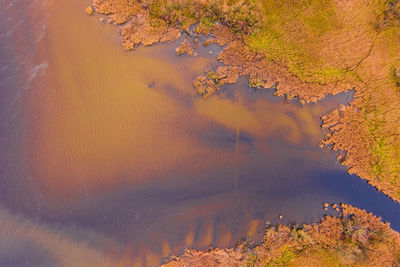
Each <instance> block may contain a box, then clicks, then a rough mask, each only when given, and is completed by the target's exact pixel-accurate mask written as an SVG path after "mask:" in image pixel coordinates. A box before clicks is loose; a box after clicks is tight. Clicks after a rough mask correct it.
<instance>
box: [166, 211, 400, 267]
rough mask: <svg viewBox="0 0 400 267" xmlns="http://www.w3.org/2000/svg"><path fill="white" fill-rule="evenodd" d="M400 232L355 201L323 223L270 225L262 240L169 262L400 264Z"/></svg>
mask: <svg viewBox="0 0 400 267" xmlns="http://www.w3.org/2000/svg"><path fill="white" fill-rule="evenodd" d="M399 264H400V235H399V234H398V233H397V232H395V231H393V230H391V229H390V227H389V225H388V224H385V223H382V222H381V221H380V219H379V218H377V217H375V216H374V215H372V214H370V213H367V212H366V211H363V210H359V209H357V208H354V207H352V206H349V205H342V214H341V215H340V216H338V217H329V216H328V217H325V218H324V219H322V221H321V222H320V223H318V224H312V225H303V226H293V227H291V228H290V227H287V226H284V225H277V226H276V227H268V228H267V230H266V231H265V234H264V239H263V242H262V244H260V245H257V246H254V245H251V244H248V243H246V242H241V243H238V245H237V246H236V247H235V248H230V249H221V248H216V249H212V250H209V251H204V252H203V251H196V250H187V251H185V254H183V255H182V256H180V257H178V258H177V257H171V258H170V260H169V262H168V263H167V264H165V266H168V267H172V266H318V267H320V266H398V265H399Z"/></svg>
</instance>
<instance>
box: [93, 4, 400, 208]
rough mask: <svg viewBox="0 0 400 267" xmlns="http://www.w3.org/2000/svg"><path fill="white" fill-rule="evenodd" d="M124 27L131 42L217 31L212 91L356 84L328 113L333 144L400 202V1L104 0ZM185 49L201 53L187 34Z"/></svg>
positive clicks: (284, 92)
mask: <svg viewBox="0 0 400 267" xmlns="http://www.w3.org/2000/svg"><path fill="white" fill-rule="evenodd" d="M93 9H94V10H95V11H96V12H97V13H101V14H105V15H108V17H109V20H108V22H109V23H114V24H125V25H124V26H123V27H122V30H121V37H122V41H123V45H124V47H125V48H126V49H127V50H131V49H134V48H135V47H136V46H138V45H140V44H142V45H151V44H154V43H158V42H167V41H175V40H178V39H179V38H180V36H181V34H182V33H186V34H187V35H188V36H189V37H193V38H195V39H196V38H197V39H198V37H199V36H208V39H207V40H206V41H205V42H204V43H203V45H210V44H213V43H216V44H218V45H220V46H223V47H224V49H223V51H222V52H221V53H220V54H219V55H218V56H217V59H218V60H219V61H220V62H221V63H223V64H224V65H225V66H224V67H219V68H218V69H217V70H215V71H212V72H208V74H204V75H200V76H198V77H197V78H196V79H195V80H194V87H195V88H196V90H197V92H198V93H199V94H200V95H201V96H203V97H204V98H207V97H209V96H210V95H212V94H213V93H214V92H215V91H217V90H219V89H220V87H221V86H223V85H224V84H228V83H234V82H236V81H237V79H238V78H239V77H240V76H247V77H248V79H249V85H250V86H254V87H261V88H271V87H273V88H275V89H276V92H275V94H276V95H278V96H287V98H288V99H298V100H300V102H301V103H308V102H315V101H317V100H319V99H321V98H322V97H324V96H325V95H327V94H336V93H339V92H342V91H345V90H348V89H354V90H355V94H354V100H353V101H352V102H351V103H350V105H349V106H346V107H344V108H342V109H340V110H335V111H333V112H332V113H330V114H328V115H326V116H324V117H323V122H324V124H323V127H324V128H327V129H329V130H330V133H329V134H328V135H327V136H326V139H325V140H324V141H323V142H322V144H323V145H330V144H331V145H333V149H335V150H343V151H346V156H345V158H344V159H343V161H342V163H343V164H344V165H346V166H347V167H348V169H349V172H350V173H355V174H357V175H359V176H360V177H362V178H364V179H367V180H368V181H369V182H370V183H371V184H372V185H374V186H375V187H377V188H378V189H379V190H382V191H383V192H385V193H386V194H387V195H389V196H390V197H391V198H393V199H395V200H397V201H400V142H399V141H398V140H400V72H399V66H400V1H399V0H388V1H378V0H363V1H360V0H349V1H342V0H322V1H317V0H285V1H281V0H94V1H93ZM177 53H178V54H183V53H186V54H188V55H196V52H195V51H194V46H193V44H191V43H190V41H189V40H185V41H184V43H182V45H181V47H180V48H178V50H177Z"/></svg>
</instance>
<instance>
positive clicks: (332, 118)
mask: <svg viewBox="0 0 400 267" xmlns="http://www.w3.org/2000/svg"><path fill="white" fill-rule="evenodd" d="M127 3H128V2H126V3H125V1H122V0H119V1H107V0H94V1H93V6H92V7H88V10H87V12H88V14H89V15H92V14H93V13H99V14H103V15H106V16H108V18H109V19H108V21H107V23H112V24H115V25H122V29H121V33H120V34H121V38H122V45H123V47H124V48H125V49H126V50H127V51H129V50H134V49H135V47H136V46H138V45H143V46H149V45H152V44H156V43H164V42H173V41H176V40H178V39H179V38H180V37H181V34H182V32H186V33H187V34H188V35H189V37H190V38H192V39H194V42H193V40H192V41H189V39H188V38H185V39H184V41H183V42H182V43H181V44H180V46H179V47H177V55H182V54H187V55H191V56H196V46H197V45H204V46H208V45H210V44H217V45H218V46H220V47H221V48H222V51H221V52H220V53H219V54H218V55H217V60H218V61H219V62H220V63H222V64H223V65H224V66H223V67H219V68H217V69H216V70H214V71H210V72H208V73H204V74H203V75H199V76H197V77H196V78H195V79H194V81H193V86H194V88H195V89H196V91H197V93H198V94H199V95H201V96H202V97H203V98H205V99H206V98H208V97H210V96H211V95H213V94H214V93H215V92H216V91H218V90H219V89H220V88H221V86H223V85H225V84H232V83H235V82H237V80H238V79H239V77H242V76H246V77H247V78H248V80H249V86H250V87H257V88H274V89H275V93H274V94H275V95H277V96H281V97H284V98H285V99H287V100H292V99H298V100H299V102H300V103H301V104H307V103H314V102H317V101H318V100H320V99H322V98H323V97H325V96H326V95H336V94H338V93H341V92H345V91H347V90H354V91H355V94H354V97H353V100H352V101H351V102H350V103H349V105H348V106H341V107H340V108H339V109H337V110H334V111H332V112H331V113H329V114H326V115H325V116H323V117H322V118H321V120H322V128H324V129H327V130H328V131H329V133H328V134H327V135H326V137H325V138H324V140H322V141H321V146H327V145H332V149H333V150H334V151H341V152H342V153H344V154H345V156H344V157H343V158H341V159H340V162H341V164H343V165H344V166H346V167H347V172H348V173H350V174H356V175H357V176H359V177H360V178H362V179H365V180H367V181H368V183H369V184H371V185H372V186H374V187H375V188H377V190H379V191H381V192H383V193H384V194H386V195H387V196H388V197H390V198H391V199H393V200H394V201H397V202H400V179H398V178H396V175H398V174H396V171H397V169H398V168H400V156H398V157H396V156H395V155H397V153H398V152H397V150H398V149H400V148H399V147H398V146H397V145H396V141H395V140H394V143H393V140H391V141H388V142H385V146H386V147H388V148H386V147H385V148H384V149H385V151H387V150H390V151H388V152H385V151H383V152H381V151H380V150H381V148H380V145H379V143H378V144H376V143H377V142H376V141H375V139H376V137H375V136H374V134H371V130H370V129H368V127H369V126H368V127H366V124H369V123H370V122H369V121H367V122H366V121H365V119H363V118H362V117H363V116H364V114H362V113H366V112H372V113H375V111H379V110H378V109H376V110H372V111H369V110H366V104H365V103H364V102H365V101H366V99H367V101H369V100H368V99H370V98H371V97H373V98H375V97H376V96H375V94H374V92H373V91H372V92H370V91H371V90H368V87H371V86H368V85H367V84H366V82H365V81H364V80H363V79H361V78H360V75H359V74H358V73H357V71H358V69H360V68H362V67H363V64H365V63H366V62H368V60H369V58H371V57H373V56H374V51H375V50H376V47H378V46H379V36H380V35H382V34H381V33H377V34H376V36H375V39H374V42H373V43H372V45H371V46H370V47H369V45H368V44H367V49H366V50H367V51H368V54H367V55H364V56H363V57H362V59H361V60H359V61H358V62H357V64H356V65H352V66H351V67H348V70H347V71H346V72H345V73H344V74H343V75H342V76H341V77H340V80H333V81H330V82H310V81H304V80H303V81H302V80H301V79H300V78H299V77H297V76H296V75H295V74H293V73H291V71H290V70H289V69H288V68H287V67H285V66H284V63H280V62H277V61H274V60H267V58H268V57H267V55H265V54H264V52H262V51H253V50H252V49H250V48H249V47H248V46H247V45H246V43H245V40H244V38H247V37H246V36H247V35H246V34H245V35H243V34H238V33H237V32H233V31H232V30H231V29H229V28H228V27H227V26H225V25H223V23H218V22H215V23H214V22H210V21H208V22H204V20H203V18H202V17H201V16H202V14H201V12H202V11H199V13H200V15H198V16H197V17H195V18H191V17H190V18H187V17H185V16H183V17H179V15H176V16H175V17H176V18H175V17H174V18H175V20H176V21H177V23H178V24H173V21H174V20H173V19H170V18H165V16H167V15H168V14H169V13H168V12H172V11H168V10H167V11H163V12H161V11H160V12H161V13H162V16H158V17H157V16H154V15H153V14H152V8H153V9H157V8H159V6H152V4H154V3H151V2H150V4H141V3H140V2H129V4H127ZM155 3H156V2H155ZM154 5H155V4H154ZM399 6H400V5H399ZM245 8H248V9H249V10H252V9H251V8H252V7H245ZM249 12H250V11H249ZM228 13H229V12H228ZM255 14H257V15H259V14H258V13H257V12H255ZM206 15H207V14H206ZM163 16H164V17H163ZM224 19H225V18H224ZM100 20H101V21H103V22H104V19H103V18H101V19H100ZM214 20H216V21H217V20H218V18H215V19H214ZM225 20H226V19H225ZM187 21H188V22H187ZM228 22H229V21H228ZM225 24H227V22H226V21H225ZM257 25H258V24H257V23H255V26H254V27H255V28H257V27H258V26H257ZM191 27H194V28H193V32H191V30H190V29H191ZM249 27H250V26H249ZM249 27H248V28H249ZM245 29H247V28H246V27H245ZM250 29H251V27H250ZM200 37H206V38H207V39H206V40H205V41H204V42H203V43H202V44H196V43H195V42H198V39H199V38H200ZM374 49H375V50H374ZM373 62H374V61H373ZM311 81H312V79H311ZM383 90H384V89H383ZM385 90H386V89H385ZM394 93H395V94H396V92H394ZM391 99H393V100H396V97H395V96H394V95H393V92H392V93H391ZM380 101H381V100H380ZM396 102H399V105H400V100H399V99H397V100H396V101H395V103H392V104H390V105H389V108H392V109H396ZM397 109H398V108H397ZM396 112H397V111H396ZM395 117H396V118H397V119H400V110H399V112H398V113H396V114H395ZM372 123H373V122H372ZM360 126H361V127H360ZM379 127H380V126H379ZM397 131H400V127H399V128H398V129H395V132H394V133H393V135H399V136H400V132H399V133H396V132H397ZM392 132H393V131H392ZM384 134H385V133H384V132H383V133H380V134H379V135H378V138H381V139H382V138H383V139H385V140H386V139H387V138H386V136H385V135H384ZM382 135H383V137H382ZM386 143H388V144H386ZM376 146H377V148H375V147H376ZM375 150H376V153H374V151H375ZM393 156H394V157H395V159H394V160H393V161H391V163H390V166H385V163H386V162H385V161H388V159H389V158H390V157H392V158H393ZM393 175H394V176H393ZM392 176H393V177H392ZM378 177H379V178H378ZM387 180H390V181H391V182H388V181H387Z"/></svg>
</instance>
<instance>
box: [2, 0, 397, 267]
mask: <svg viewBox="0 0 400 267" xmlns="http://www.w3.org/2000/svg"><path fill="white" fill-rule="evenodd" d="M89 3H90V2H89V1H86V0H85V1H79V0H74V1H32V2H30V3H29V4H26V3H25V1H22V0H20V1H18V0H15V1H11V0H6V1H4V2H2V3H1V4H0V7H1V8H0V17H1V18H2V20H3V21H5V23H3V24H2V25H1V26H0V29H1V31H0V42H1V46H0V49H1V50H0V58H1V61H0V94H1V96H2V97H1V98H0V119H1V127H0V151H1V152H2V156H1V158H0V221H1V224H2V226H4V227H2V229H0V263H1V264H0V265H7V266H21V265H23V264H28V263H29V265H38V266H54V265H57V264H61V265H76V264H82V265H99V264H101V265H110V266H115V265H116V264H121V265H122V266H124V265H125V264H126V265H131V264H132V263H135V264H137V265H139V266H140V265H146V266H149V265H158V264H159V262H160V260H161V259H162V258H163V257H165V256H168V255H170V254H171V253H174V254H177V253H181V252H182V250H183V249H184V248H185V247H192V248H207V247H209V246H210V245H213V246H230V245H232V244H233V243H234V242H235V241H236V240H239V239H240V238H244V237H246V236H248V237H251V238H252V239H253V240H260V238H261V235H262V230H263V227H264V221H270V222H272V223H276V222H278V216H279V214H282V215H283V219H282V222H283V223H308V222H312V221H317V220H318V219H319V218H320V217H321V216H323V214H324V213H326V212H325V211H323V210H322V202H329V203H332V202H335V203H339V202H345V203H348V204H351V205H354V206H356V207H359V208H364V209H367V210H368V211H370V212H373V213H374V214H376V215H379V216H382V217H383V219H384V220H387V221H389V222H391V224H392V227H393V228H394V229H395V230H400V205H399V204H396V203H394V202H393V201H391V200H390V199H389V198H387V197H386V196H384V195H383V194H381V193H379V192H377V191H376V190H375V189H374V188H372V187H370V186H369V185H368V184H366V183H365V182H364V181H362V180H360V179H359V178H357V177H355V176H352V175H348V174H347V173H346V172H345V170H344V168H343V167H341V166H340V164H339V163H338V162H337V161H336V157H335V154H334V153H333V152H331V151H329V150H327V149H320V148H319V147H318V144H319V141H320V140H321V138H322V137H323V132H322V130H321V128H320V116H321V115H323V114H325V113H327V112H329V111H331V110H332V109H334V108H335V107H337V106H338V105H339V104H341V103H344V104H345V103H347V102H348V101H349V99H350V97H351V93H347V94H341V95H337V96H333V97H328V98H327V99H325V100H323V101H321V102H319V103H318V104H315V105H306V106H300V105H298V104H297V103H294V102H293V103H285V102H284V101H283V99H281V98H277V97H274V96H272V93H273V92H272V90H254V89H249V88H248V87H247V84H246V81H245V80H244V79H243V80H240V82H239V83H237V84H235V85H232V86H229V87H227V88H225V90H223V91H222V92H221V93H219V94H218V95H217V96H213V97H211V98H210V99H208V100H206V101H205V100H202V99H201V98H200V97H199V96H198V95H196V93H195V91H194V89H193V88H192V79H193V77H194V76H195V75H196V74H197V73H199V72H201V71H203V70H204V69H205V70H207V69H211V68H212V67H213V66H215V65H216V64H217V63H216V62H215V58H214V57H213V55H215V53H214V54H213V55H209V54H208V50H206V49H203V51H202V52H201V53H200V56H199V57H196V58H190V57H177V56H176V55H175V54H174V49H175V47H176V46H177V44H167V45H157V46H154V47H140V48H139V49H137V50H136V51H134V52H130V53H126V52H125V51H123V49H122V48H121V45H120V41H119V38H118V35H117V34H116V29H115V27H113V26H110V25H102V24H101V23H100V22H99V17H98V16H94V17H89V16H87V15H86V14H85V13H84V12H83V9H84V8H85V7H86V6H87V5H89ZM212 49H216V48H215V47H212ZM328 213H329V214H334V211H331V210H330V211H328Z"/></svg>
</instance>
